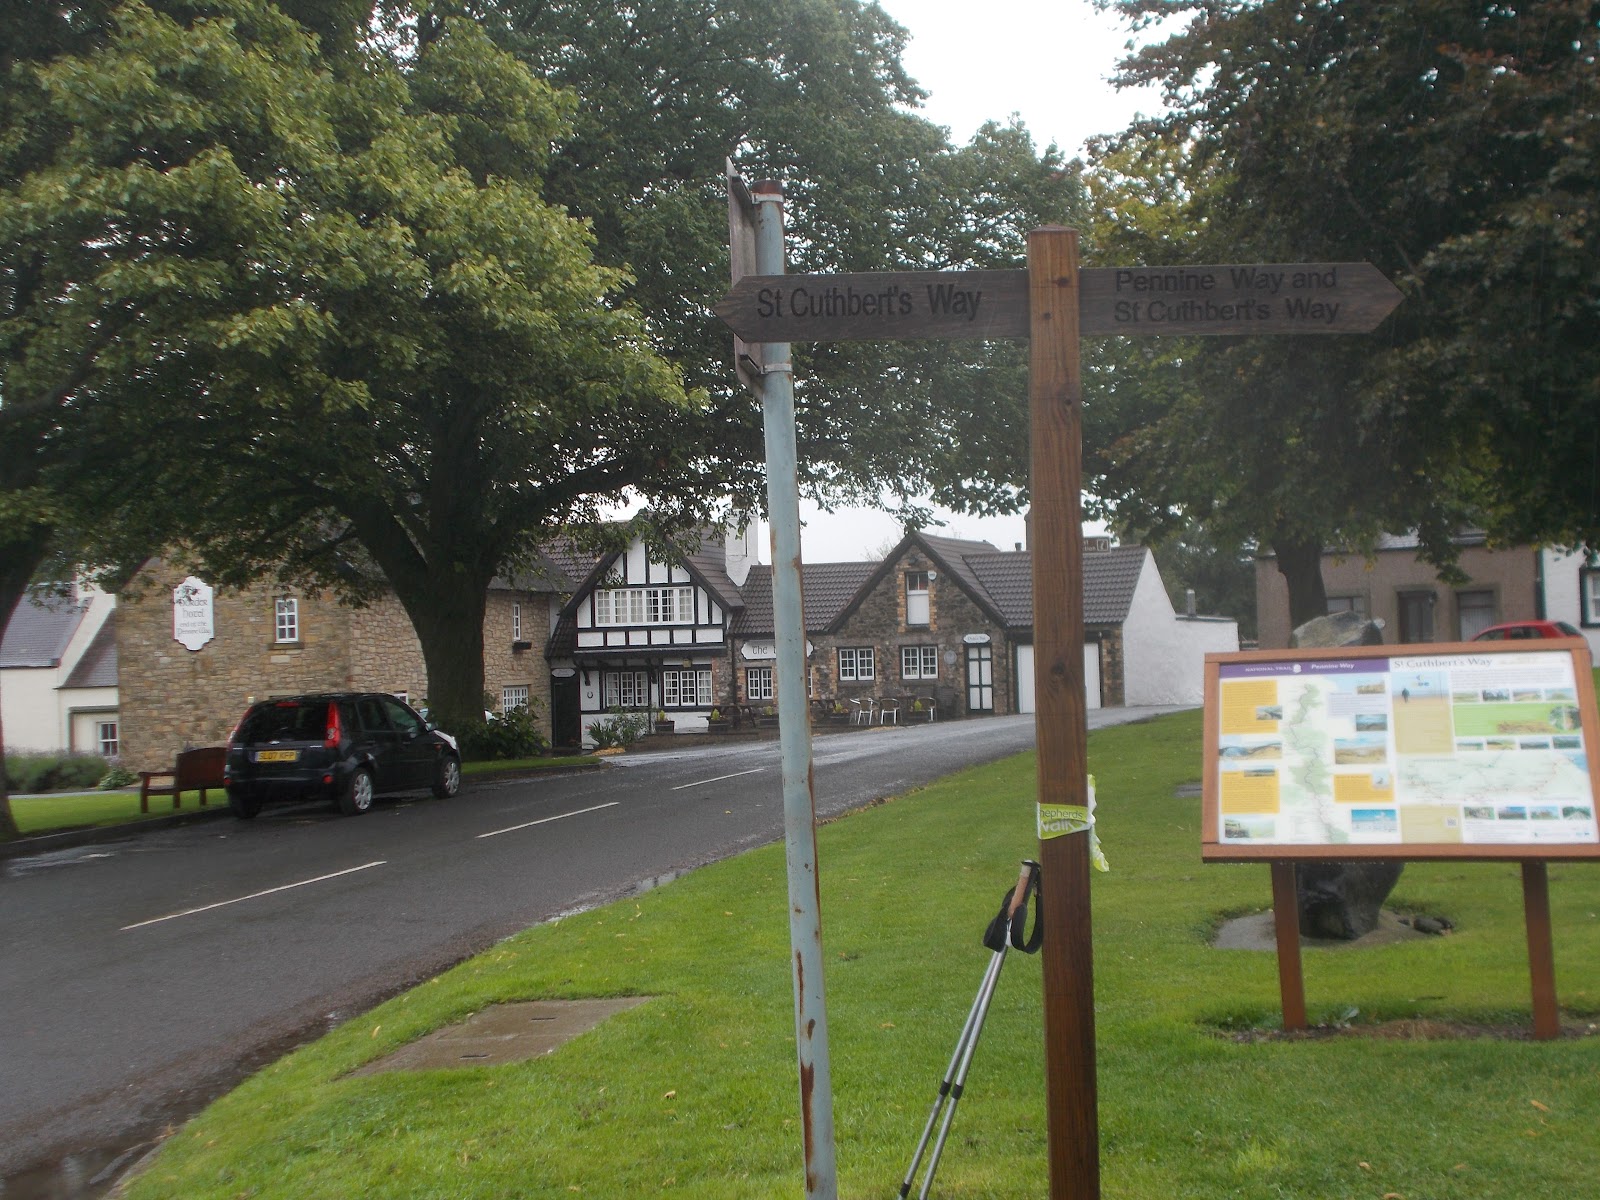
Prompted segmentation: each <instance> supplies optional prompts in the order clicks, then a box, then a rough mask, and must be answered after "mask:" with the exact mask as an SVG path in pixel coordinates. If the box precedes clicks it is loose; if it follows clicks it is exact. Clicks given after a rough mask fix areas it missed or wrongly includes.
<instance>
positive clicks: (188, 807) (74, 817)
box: [11, 755, 594, 836]
mask: <svg viewBox="0 0 1600 1200" xmlns="http://www.w3.org/2000/svg"><path fill="white" fill-rule="evenodd" d="M593 762H594V759H593V758H592V757H591V756H588V755H572V756H568V757H561V758H530V759H519V760H517V761H515V762H483V763H465V764H463V765H462V768H461V773H462V775H463V776H465V777H466V778H467V779H469V780H470V779H471V778H472V777H473V776H474V775H485V774H497V773H501V772H506V771H515V772H519V773H526V774H529V775H533V774H537V773H538V772H540V771H549V770H564V769H568V768H571V767H573V766H580V765H590V764H592V763H593ZM179 800H180V801H181V803H180V805H179V807H178V808H177V809H176V811H178V812H200V811H202V806H201V804H200V793H199V792H184V793H183V794H182V796H180V797H179ZM206 801H207V805H208V806H209V807H211V808H217V807H221V808H226V807H227V806H228V795H227V793H226V792H224V791H223V790H222V789H221V788H211V789H209V790H208V792H207V794H206ZM174 811H175V810H174V809H173V807H172V797H171V796H152V797H150V811H149V812H148V813H142V812H140V811H139V790H138V789H137V788H135V789H133V790H132V791H119V792H85V793H82V794H76V795H73V794H62V795H57V796H28V797H25V798H22V799H17V798H13V799H12V801H11V813H12V815H13V816H14V817H15V818H16V821H17V828H18V829H19V830H21V832H22V833H23V835H24V836H26V835H28V834H34V833H51V832H54V831H57V830H62V829H83V828H87V827H92V826H99V825H124V824H129V823H131V822H134V821H147V820H149V819H150V818H151V817H170V816H171V815H172V814H173V812H174Z"/></svg>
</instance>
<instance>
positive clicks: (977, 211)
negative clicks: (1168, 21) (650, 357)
mask: <svg viewBox="0 0 1600 1200" xmlns="http://www.w3.org/2000/svg"><path fill="white" fill-rule="evenodd" d="M475 11H476V12H477V13H478V14H479V15H480V16H481V17H482V19H483V20H484V22H485V27H486V28H490V29H491V30H494V31H495V36H496V37H497V38H499V39H501V40H502V41H503V44H505V45H507V46H508V47H509V48H511V49H513V50H514V51H515V52H516V53H517V54H518V55H519V56H520V57H522V58H523V59H524V61H526V62H527V63H528V64H529V66H530V67H531V69H533V70H534V71H535V72H537V73H539V74H541V75H542V76H543V77H545V78H548V79H550V80H551V81H552V82H554V83H556V84H558V85H560V86H562V87H563V88H566V89H567V90H568V91H570V93H571V94H572V95H573V96H574V97H575V98H576V111H575V114H574V118H573V123H572V126H571V130H570V133H569V134H568V135H567V136H565V137H563V138H562V139H560V140H559V141H558V142H557V144H556V147H555V154H554V158H553V161H552V163H551V167H550V170H549V172H548V179H549V183H548V187H549V194H550V195H551V197H552V198H554V199H558V200H560V201H561V202H562V203H564V204H566V205H567V206H568V207H569V208H570V209H571V210H572V211H573V212H576V213H579V214H581V215H583V216H585V217H586V218H588V219H589V220H591V221H592V222H593V225H594V229H595V233H596V238H597V240H598V245H599V254H600V257H601V260H602V261H604V262H607V263H611V264H623V263H626V264H627V265H628V266H629V268H630V270H631V272H632V276H633V283H632V284H631V287H630V291H629V295H630V296H632V297H633V298H635V299H636V300H637V301H638V303H639V304H640V305H641V307H642V308H644V309H645V311H647V312H648V313H649V314H650V318H651V323H652V329H653V330H654V331H656V333H657V334H658V336H659V338H660V339H661V344H662V345H663V347H664V348H665V350H666V351H667V353H669V354H670V355H671V356H672V357H673V359H674V361H675V362H676V363H678V364H679V366H680V367H681V368H682V369H683V371H684V372H685V375H686V377H687V379H688V380H689V382H690V384H691V385H692V386H694V387H696V388H698V389H701V390H702V391H703V392H704V394H705V395H706V396H707V397H708V398H709V400H710V404H709V405H708V407H706V408H705V409H703V410H701V411H700V412H699V413H698V414H697V418H698V419H697V421H696V422H695V425H694V428H693V429H692V430H691V431H689V432H688V433H687V434H686V435H685V436H686V437H687V438H688V440H690V441H691V442H692V443H693V444H694V445H695V446H696V455H695V457H694V462H695V463H697V464H698V465H699V467H700V469H701V478H702V480H704V483H703V484H702V485H701V486H699V487H691V488H690V489H689V490H690V491H691V492H699V493H701V494H706V495H710V494H713V493H715V492H717V491H718V490H721V489H726V490H727V491H728V492H731V493H733V494H735V495H736V496H737V497H738V498H740V499H741V500H742V501H744V502H752V501H755V500H756V499H757V498H758V497H759V495H760V487H761V476H760V473H759V464H760V460H761V442H760V420H759V415H758V414H757V413H756V411H755V409H754V406H753V402H752V401H751V399H750V397H749V396H748V395H746V394H745V393H744V392H743V391H742V389H740V388H739V387H738V385H737V384H736V382H735V381H734V376H733V371H732V364H731V355H730V341H729V338H728V336H727V333H726V330H725V329H724V328H723V327H722V325H721V324H720V322H718V321H717V320H715V318H714V317H712V315H711V311H710V310H711V306H712V305H713V304H714V303H715V302H716V300H717V299H718V298H720V296H721V295H722V293H723V292H725V291H726V289H727V286H728V268H727V225H726V220H725V216H724V213H725V200H724V196H723V191H722V188H723V185H722V174H723V162H724V158H725V157H726V156H730V155H731V156H732V157H733V159H734V161H735V165H736V167H737V168H738V169H739V170H740V172H741V173H742V174H743V175H744V176H745V177H746V178H748V179H760V178H768V177H770V178H775V179H778V180H779V181H781V182H782V183H783V185H784V188H785V197H786V217H787V221H788V226H789V230H790V237H789V262H790V270H795V271H840V270H856V271H865V270H894V269H933V268H951V269H954V268H963V267H1005V266H1020V265H1021V264H1022V261H1023V254H1024V248H1025V235H1026V232H1027V230H1028V229H1029V228H1030V227H1032V226H1034V225H1037V224H1040V223H1043V222H1047V221H1055V222H1061V221H1067V220H1070V219H1071V218H1072V217H1073V216H1074V214H1075V211H1076V209H1077V207H1078V203H1079V195H1080V186H1079V182H1078V178H1077V174H1076V171H1075V170H1074V169H1072V168H1071V167H1069V165H1068V164H1066V163H1064V162H1063V161H1062V159H1061V156H1060V155H1059V153H1058V152H1056V150H1055V149H1054V148H1053V147H1050V148H1046V149H1045V150H1043V151H1042V152H1041V151H1039V150H1037V149H1036V148H1035V146H1034V144H1033V142H1032V140H1031V139H1030V138H1029V136H1028V134H1027V131H1026V130H1025V129H1023V128H1021V127H1020V126H1016V125H998V124H997V125H992V126H989V127H987V128H985V129H984V130H982V131H980V132H979V134H978V135H977V136H976V137H975V138H974V139H973V141H972V142H971V143H970V144H969V145H966V146H963V147H959V148H957V147H952V146H951V145H950V144H949V141H948V138H947V136H946V133H945V131H944V130H942V129H940V128H938V127H936V126H934V125H932V124H930V123H929V122H928V121H927V120H925V119H923V118H922V117H921V116H920V115H918V114H917V112H916V111H915V106H916V105H917V104H918V103H919V102H920V100H921V98H922V92H921V90H920V89H919V88H918V86H917V85H916V83H915V82H914V81H913V80H912V79H910V78H909V77H908V76H907V74H906V72H905V69H904V67H903V66H902V64H901V62H900V54H901V51H902V50H903V48H904V45H905V40H906V33H905V31H904V30H903V29H901V28H900V27H899V26H897V25H895V24H894V23H893V22H892V21H891V20H890V19H889V18H888V17H887V16H886V15H885V13H884V12H883V10H882V9H881V8H879V7H878V6H877V5H876V4H870V3H860V2H859V0H843V2H838V0H777V2H775V3H753V2H751V0H639V2H637V3H633V4H629V5H626V6H614V5H598V4H578V5H567V4H542V3H532V2H530V0H484V2H483V3H480V4H479V5H478V6H477V8H476V9H475ZM796 350H797V364H798V367H799V374H798V377H797V401H798V412H797V420H798V422H799V430H798V432H799V436H800V449H801V461H802V470H803V472H804V476H805V477H804V483H805V485H806V486H807V488H808V489H809V490H810V491H811V492H812V494H814V495H816V496H817V497H819V498H820V499H822V500H823V501H825V502H828V501H835V502H866V503H877V502H878V498H879V495H880V493H881V492H882V491H884V490H888V491H890V492H891V493H893V494H894V495H896V496H897V497H898V498H900V499H901V500H902V501H903V502H907V503H909V502H910V501H911V499H912V498H914V497H918V496H922V495H929V494H931V495H933V496H934V497H935V498H936V499H938V500H939V501H940V502H941V503H945V504H950V505H952V506H953V507H956V508H960V509H965V510H980V509H984V508H995V507H999V508H1009V507H1015V506H1016V505H1018V504H1019V503H1020V498H1019V492H1018V485H1020V484H1021V483H1023V479H1022V472H1023V471H1024V470H1025V464H1026V461H1027V455H1026V447H1025V444H1023V442H1022V441H1021V440H1020V439H1024V438H1025V437H1026V420H1025V418H1024V417H1023V415H1022V414H1023V410H1024V408H1025V385H1024V380H1025V367H1024V365H1023V362H1022V357H1021V354H1020V351H1019V349H1018V348H1017V347H1015V346H975V345H968V344H950V343H944V344H937V343H904V344H885V343H861V344H854V343H852V344H833V345H828V346H814V347H797V348H796ZM908 449H909V451H910V452H908ZM680 495H681V493H680ZM671 499H672V497H671V496H661V497H657V500H658V502H659V503H660V504H661V505H663V506H665V505H666V504H668V503H669V502H670V501H671Z"/></svg>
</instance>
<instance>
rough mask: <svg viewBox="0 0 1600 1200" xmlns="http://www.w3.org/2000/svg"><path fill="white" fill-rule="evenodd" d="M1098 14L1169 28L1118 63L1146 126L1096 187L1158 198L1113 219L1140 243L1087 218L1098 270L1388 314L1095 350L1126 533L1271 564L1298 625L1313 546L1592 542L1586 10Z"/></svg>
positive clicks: (1104, 440)
mask: <svg viewBox="0 0 1600 1200" xmlns="http://www.w3.org/2000/svg"><path fill="white" fill-rule="evenodd" d="M1108 7H1114V8H1116V9H1117V10H1119V11H1120V12H1122V13H1123V14H1124V15H1127V16H1129V17H1131V18H1133V19H1134V20H1135V21H1143V20H1144V19H1145V18H1147V17H1151V16H1155V15H1162V16H1171V15H1172V14H1173V11H1174V10H1175V9H1176V10H1178V11H1180V12H1187V13H1188V14H1189V15H1190V20H1189V23H1188V24H1187V26H1186V27H1185V28H1184V29H1182V31H1181V32H1179V33H1177V34H1175V35H1174V36H1172V37H1170V38H1169V39H1167V40H1165V41H1163V42H1159V43H1157V44H1154V45H1152V46H1149V47H1147V48H1146V49H1144V50H1143V51H1141V52H1140V53H1138V54H1137V55H1135V56H1133V57H1131V58H1130V59H1129V61H1128V62H1127V63H1125V64H1124V68H1123V72H1122V77H1123V78H1124V79H1125V80H1127V81H1129V82H1147V81H1153V82H1159V83H1161V84H1162V86H1163V87H1164V89H1165V96H1166V100H1167V108H1166V111H1165V113H1164V114H1162V115H1161V116H1159V117H1157V118H1155V119H1153V120H1151V121H1147V122H1144V123H1142V124H1140V125H1139V126H1136V127H1135V128H1134V129H1132V130H1130V131H1129V132H1128V133H1127V134H1126V135H1124V136H1123V137H1122V138H1120V139H1118V140H1116V141H1115V142H1114V143H1112V146H1111V149H1110V151H1109V152H1108V153H1107V154H1106V155H1104V156H1103V157H1102V159H1101V163H1100V166H1101V167H1102V168H1103V169H1104V170H1105V171H1107V172H1108V173H1109V174H1110V175H1111V176H1112V177H1113V179H1114V178H1115V177H1117V176H1120V177H1121V178H1122V179H1124V180H1126V181H1128V182H1127V186H1126V188H1125V190H1124V191H1123V192H1122V195H1123V196H1125V197H1134V198H1137V197H1140V196H1146V195H1148V194H1149V190H1150V189H1149V183H1150V181H1151V180H1152V179H1156V178H1159V177H1160V175H1161V173H1162V172H1163V171H1166V172H1170V173H1171V175H1172V178H1173V180H1174V182H1175V183H1176V184H1177V186H1176V187H1175V188H1173V189H1172V191H1171V192H1170V196H1171V198H1172V199H1171V202H1170V203H1169V204H1166V205H1164V206H1163V205H1155V206H1151V207H1145V208H1139V207H1138V206H1135V207H1134V208H1133V210H1132V211H1133V212H1134V213H1136V214H1142V220H1135V221H1133V222H1131V223H1132V224H1134V225H1140V224H1142V225H1143V227H1144V229H1145V230H1146V231H1150V230H1155V231H1157V232H1155V233H1154V235H1153V236H1151V235H1150V234H1149V233H1148V232H1147V233H1144V234H1141V233H1139V232H1133V233H1129V232H1128V230H1127V228H1126V224H1127V223H1124V222H1111V223H1109V224H1108V225H1107V226H1102V227H1101V229H1102V232H1103V233H1104V241H1105V243H1106V245H1107V246H1108V247H1112V248H1123V249H1126V248H1128V247H1130V246H1140V247H1142V249H1143V250H1144V251H1145V252H1147V253H1150V254H1151V255H1152V256H1153V255H1154V254H1162V255H1163V258H1164V260H1165V261H1180V262H1181V261H1188V262H1200V261H1224V262H1226V261H1307V260H1310V261H1340V260H1368V261H1371V262H1373V263H1375V264H1376V265H1377V266H1378V267H1379V269H1380V270H1383V271H1384V272H1385V273H1386V274H1387V275H1389V276H1390V277H1391V278H1393V279H1395V280H1396V281H1397V282H1398V283H1399V284H1400V285H1401V287H1402V289H1403V290H1404V291H1405V292H1406V296H1407V299H1406V302H1405V304H1403V305H1402V307H1401V309H1400V310H1398V311H1397V313H1396V314H1395V315H1394V316H1393V317H1392V318H1390V320H1389V322H1388V323H1387V324H1386V325H1385V327H1384V328H1383V330H1381V331H1380V333H1379V334H1378V335H1377V336H1374V337H1368V338H1351V339H1339V340H1335V339H1326V340H1313V339H1258V340H1243V339H1240V340H1228V341H1209V340H1208V341H1206V342H1190V343H1180V344H1177V345H1166V344H1164V343H1163V344H1162V345H1160V346H1159V347H1157V348H1155V349H1153V350H1150V351H1148V352H1146V353H1144V354H1142V355H1140V354H1136V353H1135V352H1134V351H1132V350H1128V349H1123V350H1121V351H1116V350H1113V351H1110V352H1109V355H1108V360H1109V361H1108V362H1107V364H1106V377H1107V380H1108V382H1107V384H1106V386H1105V387H1104V388H1103V389H1102V390H1101V391H1100V392H1099V393H1098V394H1099V398H1100V399H1101V402H1102V403H1101V407H1100V412H1099V413H1098V414H1097V419H1098V420H1099V421H1100V426H1099V429H1100V433H1101V437H1100V440H1099V442H1098V445H1099V447H1100V448H1101V450H1102V457H1101V459H1100V462H1099V466H1100V469H1101V472H1100V473H1101V478H1102V481H1103V482H1104V483H1105V485H1106V491H1107V493H1108V494H1109V495H1112V496H1115V497H1118V498H1120V499H1121V500H1122V501H1124V502H1125V503H1126V506H1127V511H1128V512H1130V513H1131V514H1132V517H1131V520H1132V521H1133V522H1134V523H1135V524H1139V523H1143V524H1146V525H1151V526H1160V525H1161V524H1162V523H1164V522H1165V523H1171V522H1175V521H1177V522H1181V521H1186V520H1195V519H1199V520H1202V521H1211V522H1218V523H1219V524H1220V525H1221V526H1222V527H1223V528H1224V529H1225V530H1226V532H1227V533H1228V534H1230V535H1242V536H1243V537H1247V538H1250V539H1253V540H1255V541H1257V542H1258V543H1259V544H1261V545H1263V546H1267V547H1271V548H1272V549H1274V550H1276V551H1277V554H1278V560H1279V565H1280V569H1282V570H1283V571H1284V574H1285V576H1286V578H1287V579H1288V582H1289V585H1290V598H1291V609H1292V611H1293V613H1294V617H1295V619H1296V620H1304V619H1306V618H1308V617H1309V616H1313V615H1316V614H1317V613H1319V612H1321V611H1322V610H1323V598H1322V590H1321V579H1320V574H1319V573H1318V571H1317V563H1318V561H1319V559H1320V551H1321V549H1322V546H1323V545H1324V544H1326V543H1329V542H1343V543H1345V544H1347V545H1350V546H1352V547H1354V548H1356V549H1360V548H1361V547H1362V546H1363V545H1364V544H1367V543H1369V542H1370V540H1371V539H1372V537H1373V536H1374V535H1375V534H1376V533H1377V532H1379V531H1380V530H1381V529H1383V528H1385V527H1388V528H1415V529H1418V530H1419V531H1420V532H1421V534H1422V537H1423V541H1424V546H1425V549H1426V550H1427V551H1428V553H1429V554H1430V555H1431V556H1432V557H1433V558H1434V560H1435V561H1436V562H1438V563H1440V564H1441V565H1444V566H1447V565H1448V563H1449V561H1450V559H1451V554H1452V551H1451V546H1450V534H1451V533H1452V532H1453V530H1454V528H1455V527H1456V526H1457V525H1458V524H1459V523H1460V522H1462V521H1463V520H1466V519H1468V518H1470V519H1473V520H1475V521H1479V522H1482V523H1484V524H1486V525H1487V527H1488V528H1489V529H1490V530H1491V532H1492V533H1494V534H1496V535H1498V536H1500V537H1503V538H1506V539H1512V538H1516V539H1523V540H1536V541H1544V540H1550V541H1558V542H1565V543H1569V544H1570V543H1576V542H1582V541H1589V542H1591V543H1593V542H1595V541H1596V540H1597V537H1600V505H1597V497H1600V406H1597V405H1596V404H1595V388H1596V378H1597V367H1600V360H1597V358H1596V350H1595V343H1594V341H1593V339H1592V338H1589V337H1588V332H1587V331H1588V327H1589V323H1590V322H1591V320H1592V316H1593V314H1592V297H1593V295H1594V294H1595V288H1594V284H1595V282H1596V267H1597V265H1600V260H1597V257H1596V241H1595V229H1594V218H1593V206H1592V204H1591V203H1590V198H1591V197H1592V194H1593V186H1594V183H1595V176H1594V162H1595V159H1594V149H1595V142H1594V126H1595V122H1594V119H1593V115H1592V113H1593V104H1592V97H1593V95H1594V84H1595V81H1596V75H1595V72H1596V58H1595V51H1596V27H1595V24H1594V21H1593V13H1592V6H1590V5H1587V4H1578V3H1566V2H1559V0H1558V2H1555V3H1549V4H1541V5H1536V6H1517V7H1512V6H1507V5H1499V4H1490V3H1483V2H1478V3H1473V2H1468V0H1442V2H1437V3H1428V4H1405V5H1392V4H1379V3H1366V2H1340V3H1333V4H1313V3H1309V2H1306V0H1290V2H1268V3H1259V4H1258V3H1249V4H1246V3H1236V2H1222V0H1196V2H1193V3H1184V4H1179V5H1171V4H1156V3H1153V2H1145V0H1122V2H1119V3H1115V4H1112V5H1108ZM1110 189H1111V191H1112V192H1113V193H1115V192H1117V190H1118V186H1117V185H1116V183H1115V182H1113V183H1112V184H1111V185H1110ZM1119 243H1120V247H1119ZM1145 261H1162V260H1157V259H1155V258H1154V257H1151V258H1149V259H1146V260H1145ZM1152 397H1153V398H1152Z"/></svg>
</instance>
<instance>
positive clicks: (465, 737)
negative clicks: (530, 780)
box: [450, 704, 550, 762]
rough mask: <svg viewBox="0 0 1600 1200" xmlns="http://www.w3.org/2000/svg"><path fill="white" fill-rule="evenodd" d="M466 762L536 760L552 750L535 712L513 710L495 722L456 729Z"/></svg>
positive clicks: (532, 709)
mask: <svg viewBox="0 0 1600 1200" xmlns="http://www.w3.org/2000/svg"><path fill="white" fill-rule="evenodd" d="M450 732H452V733H453V734H455V736H456V740H457V741H458V742H459V743H460V745H461V757H462V759H463V760H464V761H466V762H496V761H500V760H504V759H512V758H537V757H538V756H539V755H541V754H543V753H544V752H545V751H546V750H548V749H549V748H550V744H549V743H548V742H547V741H545V737H544V734H543V733H541V732H540V731H539V726H538V724H537V722H536V720H535V714H534V708H533V706H532V705H531V704H530V705H528V706H527V707H525V708H514V709H512V710H511V711H510V712H504V713H500V714H499V715H497V716H496V717H495V718H494V720H492V721H484V722H480V723H478V724H475V725H469V726H468V727H467V728H465V729H453V730H451V731H450Z"/></svg>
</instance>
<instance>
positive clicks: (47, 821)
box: [11, 788, 228, 835]
mask: <svg viewBox="0 0 1600 1200" xmlns="http://www.w3.org/2000/svg"><path fill="white" fill-rule="evenodd" d="M178 799H179V801H180V803H179V806H178V808H177V810H176V811H178V812H199V811H201V804H200V793H199V792H184V793H183V794H182V795H181V796H180V797H179V798H178ZM206 804H207V805H208V806H209V807H211V808H224V809H225V808H227V807H228V794H227V793H226V792H224V791H223V790H222V789H221V788H211V789H209V790H208V791H207V792H206ZM173 812H174V809H173V807H172V797H171V796H151V797H150V811H149V812H147V813H142V812H140V811H139V791H138V789H137V788H135V789H134V790H133V791H131V792H85V793H83V794H81V795H66V794H63V795H59V796H25V797H21V798H18V797H13V798H12V800H11V815H12V816H14V817H15V818H16V820H17V828H18V829H19V830H21V831H22V833H23V834H24V835H27V834H30V833H52V832H54V831H56V830H61V829H82V828H85V827H89V826H96V825H124V824H128V823H131V822H134V821H148V820H149V819H150V818H151V817H170V816H171V815H172V814H173Z"/></svg>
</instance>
